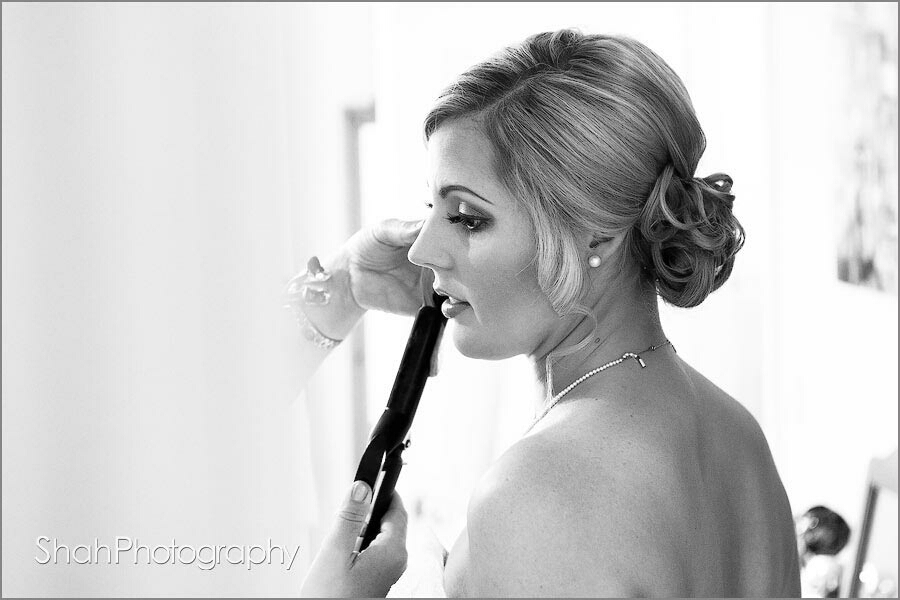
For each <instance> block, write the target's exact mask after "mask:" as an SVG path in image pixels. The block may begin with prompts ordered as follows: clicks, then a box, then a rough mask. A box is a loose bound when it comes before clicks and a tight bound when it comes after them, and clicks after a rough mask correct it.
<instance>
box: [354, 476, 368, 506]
mask: <svg viewBox="0 0 900 600" xmlns="http://www.w3.org/2000/svg"><path fill="white" fill-rule="evenodd" d="M350 497H351V498H352V499H353V501H354V502H363V501H364V500H367V499H368V498H369V486H368V485H366V483H365V482H364V481H357V482H356V483H354V484H353V491H351V492H350Z"/></svg>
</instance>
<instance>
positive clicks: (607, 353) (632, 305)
mask: <svg viewBox="0 0 900 600" xmlns="http://www.w3.org/2000/svg"><path fill="white" fill-rule="evenodd" d="M597 287H602V289H598V290H593V291H592V293H591V294H590V295H589V296H588V300H589V301H591V304H590V305H588V306H587V308H588V310H589V311H590V313H591V314H592V315H593V316H594V317H595V318H596V329H595V327H594V321H593V320H592V319H591V318H589V317H587V316H584V315H575V316H569V317H564V318H562V319H561V322H562V324H561V325H560V327H559V328H558V329H557V330H556V332H554V334H553V335H551V336H550V337H548V338H547V339H546V340H545V341H544V343H542V344H541V345H540V346H539V347H538V348H537V350H536V351H535V352H534V353H533V354H531V355H530V356H529V359H530V360H531V361H532V364H533V367H534V369H535V375H536V377H537V379H538V381H539V382H540V383H541V384H542V386H543V388H544V390H545V396H552V395H553V394H558V393H559V392H560V391H561V390H563V389H565V388H566V387H567V386H568V385H570V384H571V383H573V382H574V381H575V380H577V379H578V378H579V377H581V376H582V375H584V374H585V373H586V372H588V371H590V370H592V369H595V368H596V367H598V366H600V365H603V364H605V363H607V362H609V361H612V360H615V359H617V358H620V357H621V356H622V354H624V353H625V352H640V351H642V350H645V349H646V348H648V347H649V346H651V345H654V344H659V343H662V342H663V341H664V340H665V335H664V334H663V331H662V326H661V325H660V321H659V308H658V304H657V297H656V291H655V290H654V289H653V287H652V285H650V284H648V283H647V282H646V281H645V280H644V279H643V278H642V277H641V276H640V274H639V273H638V272H636V271H634V272H632V273H630V274H628V275H625V276H620V277H618V278H617V279H616V281H615V282H607V284H606V285H602V286H597ZM586 338H588V342H587V344H586V345H585V346H584V347H583V348H581V349H579V350H577V351H576V352H573V353H572V354H565V352H564V351H565V350H566V349H568V348H570V347H572V346H576V345H578V344H579V342H581V341H582V340H584V339H586ZM548 356H549V357H550V360H551V363H550V372H551V377H552V385H553V389H552V390H551V389H548V385H549V383H550V381H548V377H547V375H548V373H547V358H548Z"/></svg>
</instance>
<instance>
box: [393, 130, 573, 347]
mask: <svg viewBox="0 0 900 600" xmlns="http://www.w3.org/2000/svg"><path fill="white" fill-rule="evenodd" d="M493 158H494V157H493V150H492V149H491V147H490V143H489V142H488V140H487V138H486V137H484V135H483V134H482V133H481V132H480V131H479V130H478V129H476V127H475V126H474V124H473V123H472V122H471V121H468V120H459V121H453V122H449V123H445V124H443V125H441V126H440V127H439V128H438V129H437V130H436V131H435V132H434V133H433V134H432V136H431V139H430V140H429V142H428V183H429V187H430V194H431V199H430V200H429V201H428V207H429V209H430V213H429V215H428V218H427V219H426V221H425V224H424V225H423V227H422V230H421V232H420V233H419V237H418V239H416V241H415V243H414V244H413V245H412V247H411V248H410V250H409V260H410V261H411V262H413V263H415V264H417V265H420V266H423V267H428V268H429V269H431V270H432V271H434V287H435V289H437V290H438V291H440V292H441V293H442V294H443V295H445V296H449V297H450V301H448V302H446V303H445V304H444V306H443V307H442V310H443V311H444V314H445V315H447V316H448V317H450V323H449V324H450V328H451V331H452V335H453V341H454V344H455V345H456V347H457V348H458V349H459V351H460V352H461V353H462V354H464V355H465V356H469V357H472V358H483V359H502V358H509V357H511V356H517V355H519V354H533V353H534V351H535V350H536V349H537V348H538V346H539V345H540V344H541V342H542V341H544V340H545V339H547V337H548V336H549V335H550V334H551V333H552V332H553V331H554V330H555V329H556V328H558V327H559V325H560V323H561V321H560V317H559V316H557V314H556V312H555V311H554V310H553V307H552V306H551V304H550V301H549V299H548V298H547V297H546V295H545V294H544V293H543V292H542V291H541V289H540V287H539V286H538V282H537V271H536V268H535V266H534V265H533V264H532V258H533V257H534V254H535V248H536V246H535V239H534V230H533V228H532V226H531V221H530V219H529V217H528V215H527V213H526V212H525V210H524V209H523V208H522V207H520V206H519V204H518V203H517V202H516V200H515V198H513V197H512V196H511V195H510V193H509V192H508V191H507V190H506V188H505V187H504V186H503V184H502V183H501V182H500V180H499V179H498V178H497V176H496V175H495V174H494V173H493V169H492V165H493V164H494V160H493Z"/></svg>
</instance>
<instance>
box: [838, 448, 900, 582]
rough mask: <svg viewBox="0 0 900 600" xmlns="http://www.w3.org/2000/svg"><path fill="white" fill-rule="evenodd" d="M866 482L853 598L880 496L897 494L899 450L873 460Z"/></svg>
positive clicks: (854, 566)
mask: <svg viewBox="0 0 900 600" xmlns="http://www.w3.org/2000/svg"><path fill="white" fill-rule="evenodd" d="M866 480H867V486H866V487H867V490H866V504H865V508H864V509H863V518H862V525H861V526H860V532H859V543H858V545H857V548H856V560H855V561H854V563H853V573H852V575H851V578H850V594H849V596H850V597H851V598H858V597H859V587H860V579H859V574H860V573H861V572H862V569H863V565H865V562H866V553H867V551H868V549H869V541H870V539H871V536H872V523H873V521H874V516H875V506H876V504H877V502H878V496H879V494H881V493H882V492H884V491H885V490H887V491H890V492H893V493H894V494H896V493H897V450H896V449H895V450H894V452H893V454H891V455H890V456H888V457H886V458H873V459H872V460H871V462H870V463H869V473H868V476H867V478H866Z"/></svg>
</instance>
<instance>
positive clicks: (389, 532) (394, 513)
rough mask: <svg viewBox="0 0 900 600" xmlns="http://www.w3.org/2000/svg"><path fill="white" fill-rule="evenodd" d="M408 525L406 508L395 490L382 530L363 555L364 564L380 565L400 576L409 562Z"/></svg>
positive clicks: (382, 523) (382, 521)
mask: <svg viewBox="0 0 900 600" xmlns="http://www.w3.org/2000/svg"><path fill="white" fill-rule="evenodd" d="M406 527H407V514H406V509H405V508H404V507H403V501H402V500H400V495H399V494H397V492H396V491H394V494H393V496H392V497H391V505H390V507H389V508H388V510H387V512H386V513H385V514H384V517H383V518H382V520H381V530H380V531H379V532H378V535H377V536H376V537H375V539H374V540H372V543H371V544H369V547H368V548H366V550H365V551H364V552H363V553H362V555H361V560H362V561H363V564H364V565H373V564H375V565H379V566H380V567H381V568H382V569H387V570H389V571H392V572H395V575H396V576H397V577H399V576H400V574H401V573H403V570H404V569H406V562H407V551H406Z"/></svg>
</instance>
